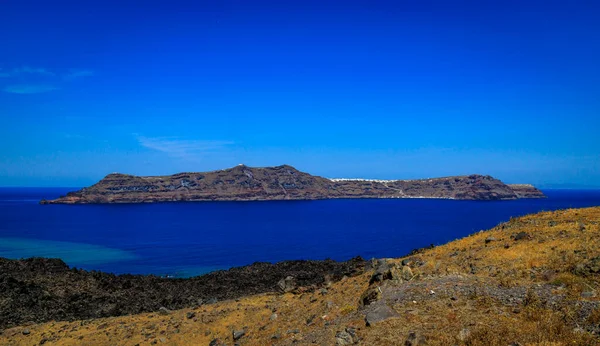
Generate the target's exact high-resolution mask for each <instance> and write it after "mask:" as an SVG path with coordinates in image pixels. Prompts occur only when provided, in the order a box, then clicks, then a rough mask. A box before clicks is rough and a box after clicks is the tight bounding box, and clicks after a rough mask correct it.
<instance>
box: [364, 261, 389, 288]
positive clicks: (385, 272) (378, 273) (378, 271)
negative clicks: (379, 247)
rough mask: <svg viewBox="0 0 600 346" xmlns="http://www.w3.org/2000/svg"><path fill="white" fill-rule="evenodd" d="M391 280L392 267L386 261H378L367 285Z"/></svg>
mask: <svg viewBox="0 0 600 346" xmlns="http://www.w3.org/2000/svg"><path fill="white" fill-rule="evenodd" d="M392 278H393V275H392V267H391V266H390V265H389V264H388V263H387V261H386V260H384V259H380V260H379V261H378V263H377V267H376V268H375V272H374V273H373V275H372V276H371V280H369V285H370V284H373V283H375V282H382V281H384V280H391V279H392Z"/></svg>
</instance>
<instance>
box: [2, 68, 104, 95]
mask: <svg viewBox="0 0 600 346" xmlns="http://www.w3.org/2000/svg"><path fill="white" fill-rule="evenodd" d="M93 75H95V72H94V71H93V70H90V69H69V70H67V71H66V72H65V71H64V70H63V71H52V70H49V69H46V68H41V67H30V66H23V67H18V68H12V69H0V78H2V80H3V81H4V83H2V84H4V85H0V88H1V89H0V90H2V91H4V92H7V93H13V94H39V93H45V92H49V91H54V90H59V89H61V87H63V86H64V87H66V86H65V84H67V83H68V82H70V81H73V80H76V79H80V78H85V77H90V76H93Z"/></svg>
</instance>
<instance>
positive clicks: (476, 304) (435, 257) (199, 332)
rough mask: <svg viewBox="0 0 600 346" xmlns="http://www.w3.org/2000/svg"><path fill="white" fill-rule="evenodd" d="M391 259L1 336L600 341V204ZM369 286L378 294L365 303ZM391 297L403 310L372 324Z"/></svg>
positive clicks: (112, 340) (168, 340)
mask: <svg viewBox="0 0 600 346" xmlns="http://www.w3.org/2000/svg"><path fill="white" fill-rule="evenodd" d="M381 241H382V242H385V241H386V240H385V239H381ZM403 262H404V264H405V265H406V267H408V268H410V270H409V269H408V268H403V264H402V263H403ZM387 263H388V264H389V266H390V268H391V270H390V272H391V276H386V277H385V278H384V279H383V281H375V282H373V283H371V284H369V282H370V281H371V280H370V279H371V277H372V275H373V269H370V270H367V271H366V272H365V273H364V274H362V275H359V276H356V277H351V278H345V279H343V280H342V281H340V282H337V283H333V284H331V285H330V286H329V287H324V288H323V289H317V290H314V291H303V290H301V289H300V290H298V291H296V292H295V293H286V294H263V295H257V296H250V297H245V298H242V299H239V300H235V301H233V300H232V301H223V302H219V303H216V304H211V305H203V306H200V307H197V308H195V309H185V310H178V311H172V312H164V313H162V314H161V313H147V314H140V315H135V316H124V317H115V318H106V319H98V320H91V321H73V322H50V323H45V324H40V325H29V326H20V327H16V328H12V329H9V330H5V331H4V332H3V333H2V335H0V345H37V344H40V343H43V344H45V345H53V344H57V345H136V344H139V345H151V344H159V345H160V344H164V345H209V344H210V345H223V344H227V345H234V344H236V343H237V344H239V345H291V344H295V345H313V344H316V345H336V344H337V345H346V344H359V345H405V343H406V344H407V345H418V344H419V343H421V344H425V343H426V344H428V345H503V346H506V345H511V344H512V345H598V344H600V342H599V339H598V338H597V336H596V335H595V333H597V332H598V331H600V309H599V306H600V303H599V299H598V297H597V291H598V288H599V287H600V285H599V284H600V278H599V277H600V207H595V208H586V209H569V210H562V211H556V212H543V213H539V214H535V215H528V216H525V217H521V218H515V219H511V220H510V221H508V222H506V223H503V224H500V225H498V226H496V227H494V228H493V229H491V230H488V231H482V232H479V233H476V234H473V235H471V236H468V237H466V238H463V239H459V240H456V241H453V242H451V243H448V244H446V245H443V246H439V247H436V248H433V249H428V250H423V251H421V252H416V253H414V254H413V255H411V256H408V257H405V258H400V259H389V260H388V261H387ZM375 267H377V265H375ZM365 292H367V293H368V292H375V295H376V296H377V297H376V298H378V299H379V300H377V301H375V302H372V303H371V304H370V305H366V306H363V305H362V304H361V297H365V296H366V293H365ZM381 305H385V306H387V307H390V308H391V309H393V311H394V312H395V313H396V315H395V316H394V317H392V318H389V319H387V320H384V321H381V322H377V323H373V324H372V325H370V326H366V323H365V315H366V314H368V313H370V312H372V311H373V309H374V308H373V307H374V306H381ZM242 330H243V331H244V335H243V336H241V337H239V338H238V339H237V340H234V335H233V332H234V331H242ZM236 336H239V335H236ZM348 336H351V337H350V338H348ZM211 342H212V343H211Z"/></svg>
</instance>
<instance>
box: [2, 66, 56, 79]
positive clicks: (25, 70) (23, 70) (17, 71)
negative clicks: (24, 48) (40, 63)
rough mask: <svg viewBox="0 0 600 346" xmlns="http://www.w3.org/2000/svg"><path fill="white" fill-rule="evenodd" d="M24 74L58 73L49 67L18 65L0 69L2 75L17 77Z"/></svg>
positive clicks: (43, 74) (47, 74) (53, 74)
mask: <svg viewBox="0 0 600 346" xmlns="http://www.w3.org/2000/svg"><path fill="white" fill-rule="evenodd" d="M22 75H42V76H49V77H50V76H55V75H56V74H55V73H54V72H52V71H50V70H48V69H45V68H40V67H29V66H23V67H17V68H13V69H10V70H7V69H0V77H5V78H6V77H17V76H22Z"/></svg>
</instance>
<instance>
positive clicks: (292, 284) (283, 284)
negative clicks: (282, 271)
mask: <svg viewBox="0 0 600 346" xmlns="http://www.w3.org/2000/svg"><path fill="white" fill-rule="evenodd" d="M277 287H279V289H280V290H281V291H282V292H284V293H287V292H291V291H293V290H294V289H296V279H295V278H294V277H293V276H287V277H286V278H285V279H281V280H279V282H278V283H277Z"/></svg>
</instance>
